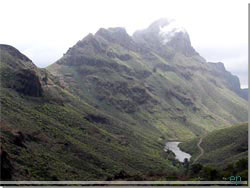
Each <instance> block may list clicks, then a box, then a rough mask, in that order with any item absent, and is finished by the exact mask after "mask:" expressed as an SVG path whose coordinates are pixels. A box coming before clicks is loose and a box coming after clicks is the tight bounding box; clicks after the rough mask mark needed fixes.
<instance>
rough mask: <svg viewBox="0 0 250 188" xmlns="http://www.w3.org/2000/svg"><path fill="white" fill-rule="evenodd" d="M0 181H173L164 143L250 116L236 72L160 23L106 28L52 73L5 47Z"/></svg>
mask: <svg viewBox="0 0 250 188" xmlns="http://www.w3.org/2000/svg"><path fill="white" fill-rule="evenodd" d="M0 57H1V59H0V62H1V64H0V65H1V66H0V75H1V80H2V82H1V93H0V100H1V108H2V109H1V110H2V114H1V115H2V117H1V124H0V125H1V151H0V154H1V159H2V160H1V161H2V162H1V163H2V164H1V167H2V169H1V171H2V172H3V173H2V174H1V179H3V180H117V179H123V180H169V179H171V178H173V177H174V178H175V179H179V178H180V176H181V175H178V173H180V172H182V170H183V169H182V168H183V167H182V165H181V164H180V165H176V164H173V162H172V161H171V154H169V153H166V152H164V143H165V141H166V140H179V141H187V140H190V139H194V138H196V137H197V136H198V137H199V136H202V135H206V134H207V133H208V132H211V131H213V130H217V129H220V128H225V127H230V126H232V125H233V124H236V123H239V122H245V121H247V112H248V111H247V100H245V99H244V98H242V97H240V96H239V93H238V90H237V88H239V87H240V86H239V82H238V81H237V77H235V76H234V75H232V74H231V73H229V72H228V71H226V70H225V67H224V65H223V64H222V63H208V62H206V61H205V59H204V58H202V57H201V56H200V55H199V54H198V52H196V51H195V49H194V48H193V47H192V45H191V42H190V38H189V35H188V33H187V31H186V30H185V29H183V28H178V27H176V24H172V23H171V22H170V21H169V20H164V19H161V20H158V21H156V22H154V23H153V24H151V25H150V26H149V27H148V28H146V29H145V30H142V31H137V32H135V33H134V35H133V36H130V35H128V34H127V32H126V30H125V29H124V28H120V27H119V28H108V29H104V28H101V29H99V30H98V31H97V32H96V33H95V34H89V35H87V36H86V37H85V38H83V39H82V40H80V41H78V42H77V43H76V44H75V45H74V46H73V47H71V48H69V49H68V51H67V52H66V53H65V54H64V55H63V57H62V58H60V59H59V60H58V61H56V62H55V63H53V64H52V65H50V66H48V67H47V68H45V69H41V68H37V67H36V66H35V65H34V64H33V62H32V61H31V60H30V59H29V58H28V57H26V56H25V55H23V54H21V53H20V52H19V51H18V50H17V49H15V48H14V47H11V46H8V45H0Z"/></svg>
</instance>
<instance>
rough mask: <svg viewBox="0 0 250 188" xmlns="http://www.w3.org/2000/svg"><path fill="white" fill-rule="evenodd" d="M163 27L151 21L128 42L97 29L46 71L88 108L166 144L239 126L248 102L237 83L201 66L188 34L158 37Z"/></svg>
mask: <svg viewBox="0 0 250 188" xmlns="http://www.w3.org/2000/svg"><path fill="white" fill-rule="evenodd" d="M168 24H169V23H168V20H162V19H161V20H158V21H156V22H154V23H153V24H151V25H150V26H149V27H148V28H147V29H145V30H142V31H137V32H135V34H134V35H133V36H132V37H131V36H129V35H128V34H127V32H126V30H125V29H124V28H109V29H103V28H102V29H100V30H99V31H97V32H96V33H95V34H94V35H92V34H89V35H88V36H87V37H85V38H84V39H82V40H81V41H79V42H78V43H77V44H76V45H74V46H73V47H72V48H70V49H69V50H68V51H67V53H66V54H64V56H63V57H62V58H61V59H59V60H58V61H57V62H55V63H54V64H52V65H50V66H49V67H48V68H47V70H49V71H50V72H51V73H52V74H54V75H56V76H58V77H59V78H60V79H61V80H63V82H64V83H65V87H67V88H68V89H69V90H70V92H71V93H73V94H74V95H77V96H79V97H80V98H81V99H82V100H84V101H86V102H87V103H88V104H91V105H97V106H98V108H99V109H102V110H105V111H106V112H107V113H109V114H110V115H115V116H116V117H119V118H120V119H121V120H123V121H126V122H129V123H137V124H139V125H138V127H137V128H138V130H143V131H144V132H146V131H148V132H149V134H151V133H152V130H151V129H153V130H155V131H156V132H161V133H162V134H164V135H165V136H166V138H168V139H178V140H185V139H189V138H192V137H195V136H196V135H200V134H204V133H205V132H207V131H212V130H214V129H217V128H218V127H217V126H218V125H219V126H221V127H227V126H230V125H231V124H234V123H237V122H244V121H246V120H247V101H246V100H244V99H243V98H241V97H239V96H238V94H237V92H236V90H235V89H234V88H235V86H237V87H240V85H239V82H237V77H235V76H233V75H232V74H231V73H229V72H228V71H226V70H225V68H224V65H223V64H222V63H207V62H206V61H205V60H204V58H202V57H201V56H200V55H199V54H198V53H197V52H196V51H195V50H194V48H193V47H192V46H191V42H190V39H189V36H188V34H187V32H185V31H183V30H181V29H175V31H176V32H174V34H173V33H172V34H171V36H169V35H163V34H162V33H161V30H165V31H166V30H167V29H164V28H165V27H168ZM171 27H172V26H171ZM162 28H163V29H162ZM166 40H168V41H166ZM235 79H236V81H235ZM232 81H234V82H232ZM237 84H238V85H237Z"/></svg>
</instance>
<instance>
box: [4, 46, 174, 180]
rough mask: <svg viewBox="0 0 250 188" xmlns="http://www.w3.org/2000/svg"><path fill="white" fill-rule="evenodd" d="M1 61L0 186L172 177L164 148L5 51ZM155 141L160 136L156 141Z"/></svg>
mask: <svg viewBox="0 0 250 188" xmlns="http://www.w3.org/2000/svg"><path fill="white" fill-rule="evenodd" d="M0 57H1V60H0V62H1V67H0V74H1V93H0V99H1V121H0V125H1V150H0V155H1V180H107V179H117V178H127V179H129V178H130V179H132V180H133V179H138V178H139V179H142V178H143V177H144V176H145V177H147V176H149V175H148V174H149V173H151V174H163V175H164V176H165V177H168V176H169V175H171V174H172V173H175V172H176V170H177V169H176V167H174V166H173V165H172V164H171V162H170V161H169V160H167V159H166V154H165V153H164V152H163V149H162V148H163V147H164V145H163V144H164V143H163V142H160V141H159V140H158V139H157V138H158V137H156V135H154V134H153V133H152V135H151V136H150V137H146V136H145V134H144V133H143V132H142V133H139V132H138V131H137V130H136V128H135V127H136V126H137V125H136V124H129V123H127V122H125V121H121V120H120V119H119V118H117V117H115V116H110V115H108V114H107V113H105V112H104V111H101V110H99V109H97V108H96V107H94V106H90V105H89V104H87V103H85V102H84V101H83V100H80V99H79V97H77V96H74V95H72V94H71V93H70V92H69V91H68V90H67V89H65V88H66V87H67V86H66V85H65V84H64V83H63V80H60V79H59V78H57V77H55V76H53V75H52V74H51V73H49V72H48V71H47V70H46V69H40V68H37V67H36V66H35V65H34V64H33V63H32V61H31V60H30V59H29V58H27V57H26V56H24V55H23V54H21V53H20V52H19V51H18V50H17V49H15V48H14V47H11V46H9V45H0ZM157 136H159V135H157Z"/></svg>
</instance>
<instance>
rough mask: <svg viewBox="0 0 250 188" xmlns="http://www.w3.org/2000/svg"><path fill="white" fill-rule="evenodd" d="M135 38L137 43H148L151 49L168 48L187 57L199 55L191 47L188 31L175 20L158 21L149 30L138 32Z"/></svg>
mask: <svg viewBox="0 0 250 188" xmlns="http://www.w3.org/2000/svg"><path fill="white" fill-rule="evenodd" d="M133 37H134V40H135V41H136V42H139V43H144V44H145V43H146V45H149V46H151V48H155V49H159V48H166V46H167V47H170V48H172V49H173V50H174V51H175V52H181V53H183V54H184V55H186V56H192V55H198V53H197V52H196V51H195V50H194V48H193V47H192V45H191V42H190V38H189V35H188V33H187V31H186V29H185V28H183V27H182V26H181V25H180V24H179V23H178V22H177V21H176V20H174V19H166V18H161V19H159V20H156V21H155V22H153V23H152V24H151V25H150V26H149V27H148V28H146V29H144V30H140V31H136V32H135V33H134V35H133Z"/></svg>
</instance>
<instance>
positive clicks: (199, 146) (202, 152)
mask: <svg viewBox="0 0 250 188" xmlns="http://www.w3.org/2000/svg"><path fill="white" fill-rule="evenodd" d="M204 137H205V136H204ZM204 137H201V138H200V140H199V142H198V143H197V147H198V148H199V150H200V155H198V156H197V157H196V158H195V160H194V161H193V163H195V162H196V161H197V160H198V159H199V158H200V157H201V156H202V155H203V154H204V149H203V148H202V147H201V143H202V140H203V138H204Z"/></svg>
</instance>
